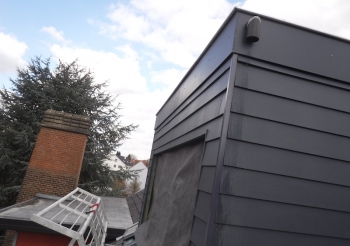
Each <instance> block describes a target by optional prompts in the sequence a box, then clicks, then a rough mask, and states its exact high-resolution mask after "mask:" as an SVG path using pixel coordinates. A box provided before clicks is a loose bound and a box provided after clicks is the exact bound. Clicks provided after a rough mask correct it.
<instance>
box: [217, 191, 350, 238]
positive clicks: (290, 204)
mask: <svg viewBox="0 0 350 246" xmlns="http://www.w3.org/2000/svg"><path fill="white" fill-rule="evenodd" d="M219 195H220V196H225V197H238V198H242V199H249V200H255V201H263V202H267V203H275V204H283V205H289V206H295V207H302V208H311V209H317V210H323V211H329V212H334V213H342V214H350V212H346V211H339V210H333V209H329V208H319V207H313V206H308V205H302V204H293V203H288V202H279V201H271V200H264V199H261V198H254V197H246V196H237V195H230V194H224V193H221V192H219ZM215 223H217V222H215ZM228 225H230V224H228ZM349 239H350V238H349Z"/></svg>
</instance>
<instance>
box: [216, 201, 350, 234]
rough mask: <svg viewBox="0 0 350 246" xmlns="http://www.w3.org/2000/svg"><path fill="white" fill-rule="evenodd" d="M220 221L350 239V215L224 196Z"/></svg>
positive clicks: (219, 213)
mask: <svg viewBox="0 0 350 246" xmlns="http://www.w3.org/2000/svg"><path fill="white" fill-rule="evenodd" d="M215 222H216V223H218V224H228V225H237V226H244V227H253V228H261V229H270V230H277V231H285V232H296V233H303V234H310V235H319V236H329V237H338V238H344V239H350V233H349V228H350V214H349V213H344V212H337V211H331V210H325V209H316V208H310V207H304V206H296V205H290V204H285V203H277V202H269V201H262V200H256V199H249V198H242V197H234V196H226V195H220V201H219V207H218V211H217V218H216V221H215Z"/></svg>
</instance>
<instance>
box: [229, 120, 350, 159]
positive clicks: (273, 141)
mask: <svg viewBox="0 0 350 246" xmlns="http://www.w3.org/2000/svg"><path fill="white" fill-rule="evenodd" d="M228 137H229V138H232V139H237V140H242V141H247V142H252V143H259V144H262V145H267V146H273V147H278V148H282V149H289V150H293V151H298V152H302V153H307V154H312V155H318V156H323V157H328V158H333V159H339V160H344V161H350V151H349V147H348V146H350V138H346V137H342V136H337V135H333V134H329V133H324V132H319V131H315V130H310V129H306V128H301V127H297V126H293V125H287V124H281V123H278V122H274V121H268V120H263V119H259V118H254V117H250V116H246V115H239V114H231V124H230V129H229V133H228Z"/></svg>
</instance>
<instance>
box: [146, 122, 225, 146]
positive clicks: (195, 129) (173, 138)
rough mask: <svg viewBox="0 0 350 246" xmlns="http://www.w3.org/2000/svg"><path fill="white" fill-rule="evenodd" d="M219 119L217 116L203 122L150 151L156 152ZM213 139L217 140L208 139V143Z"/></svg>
mask: <svg viewBox="0 0 350 246" xmlns="http://www.w3.org/2000/svg"><path fill="white" fill-rule="evenodd" d="M220 117H222V115H218V116H216V117H214V118H213V119H211V120H209V121H207V122H204V123H203V124H202V125H199V126H197V127H196V128H193V129H191V130H190V131H188V132H186V133H184V134H182V135H180V136H177V137H175V138H173V139H171V140H169V141H168V142H166V143H164V144H162V145H160V146H158V147H157V148H154V149H152V151H157V149H159V148H161V147H163V146H164V145H166V144H169V143H170V142H172V141H175V140H177V139H179V138H181V137H183V136H185V135H187V134H189V133H191V132H193V131H195V130H196V129H198V128H201V127H202V126H204V125H206V124H208V123H210V122H212V121H214V120H216V119H218V118H220ZM204 134H205V133H203V134H202V135H204ZM214 139H217V138H213V139H210V141H211V140H214ZM153 143H155V142H153Z"/></svg>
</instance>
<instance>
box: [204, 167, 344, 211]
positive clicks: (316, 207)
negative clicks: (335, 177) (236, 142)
mask: <svg viewBox="0 0 350 246" xmlns="http://www.w3.org/2000/svg"><path fill="white" fill-rule="evenodd" d="M225 167H228V168H232V169H240V170H245V171H250V172H258V173H264V174H269V175H274V176H282V177H286V178H289V179H298V180H303V181H307V182H314V183H320V184H326V185H330V186H342V187H345V188H350V187H349V186H343V185H337V184H332V183H325V182H321V181H314V180H308V179H303V178H298V177H291V176H286V175H279V174H274V173H268V172H263V171H257V170H252V169H245V168H241V167H232V166H225ZM221 182H222V181H221ZM201 192H203V191H201ZM219 193H220V194H221V195H225V196H231V197H241V198H248V199H254V200H260V201H267V202H274V203H282V204H289V205H296V206H301V207H309V208H315V209H323V210H328V211H335V212H341V213H347V214H350V211H345V210H339V209H331V208H325V207H319V206H311V205H304V204H300V203H293V202H283V201H278V200H270V199H265V198H256V197H249V196H244V195H237V194H233V193H228V192H222V190H221V189H220V192H219Z"/></svg>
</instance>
